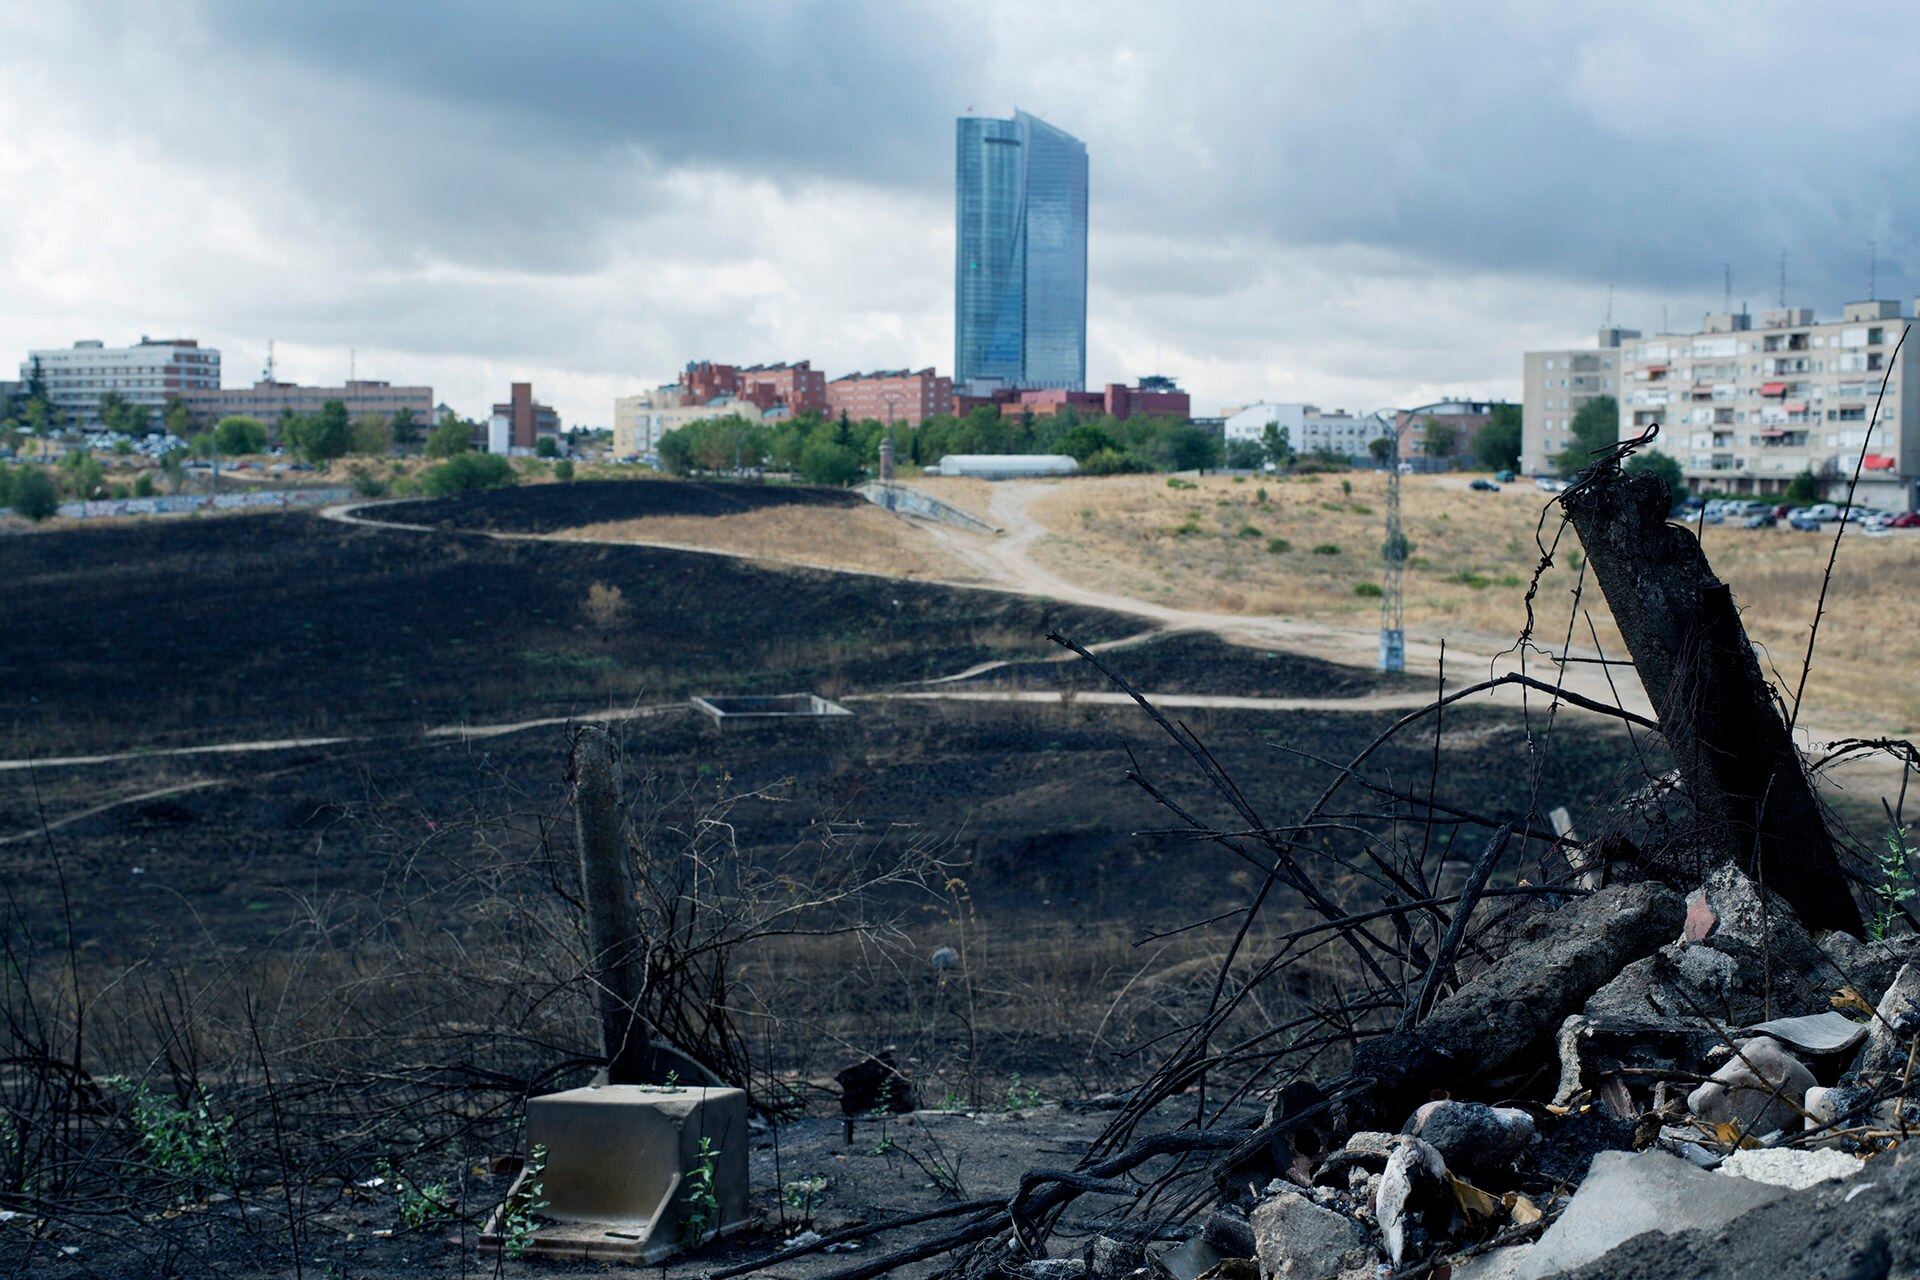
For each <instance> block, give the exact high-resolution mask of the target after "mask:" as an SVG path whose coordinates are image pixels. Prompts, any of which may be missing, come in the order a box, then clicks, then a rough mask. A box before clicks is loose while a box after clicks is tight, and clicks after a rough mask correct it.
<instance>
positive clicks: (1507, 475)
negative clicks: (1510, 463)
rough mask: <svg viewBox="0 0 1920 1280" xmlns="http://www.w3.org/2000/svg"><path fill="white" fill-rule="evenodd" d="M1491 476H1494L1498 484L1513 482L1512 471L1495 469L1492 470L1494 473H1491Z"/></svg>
mask: <svg viewBox="0 0 1920 1280" xmlns="http://www.w3.org/2000/svg"><path fill="white" fill-rule="evenodd" d="M1493 478H1494V479H1495V480H1496V481H1497V482H1499V483H1500V484H1512V483H1513V472H1511V471H1496V472H1494V473H1493Z"/></svg>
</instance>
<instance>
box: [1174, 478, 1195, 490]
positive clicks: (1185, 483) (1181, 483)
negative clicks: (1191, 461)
mask: <svg viewBox="0 0 1920 1280" xmlns="http://www.w3.org/2000/svg"><path fill="white" fill-rule="evenodd" d="M1199 487H1200V486H1199V485H1197V484H1195V483H1194V482H1193V481H1191V480H1182V479H1181V478H1180V477H1179V476H1168V477H1167V488H1169V489H1198V488H1199Z"/></svg>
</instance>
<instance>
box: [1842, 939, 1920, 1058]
mask: <svg viewBox="0 0 1920 1280" xmlns="http://www.w3.org/2000/svg"><path fill="white" fill-rule="evenodd" d="M1876 1008H1878V1009H1879V1011H1880V1016H1879V1017H1878V1018H1875V1019H1874V1020H1873V1025H1872V1026H1871V1027H1869V1028H1868V1029H1867V1043H1866V1045H1865V1047H1863V1048H1862V1049H1861V1050H1860V1056H1859V1057H1858V1058H1857V1059H1855V1061H1854V1064H1853V1069H1854V1070H1855V1071H1857V1072H1859V1073H1860V1074H1861V1075H1863V1076H1881V1075H1893V1074H1895V1073H1897V1072H1903V1071H1905V1070H1906V1069H1907V1055H1908V1054H1909V1053H1911V1052H1912V1051H1913V1040H1912V1037H1911V1036H1907V1037H1902V1036H1901V1035H1900V1034H1899V1032H1898V1030H1896V1026H1897V1025H1898V1024H1900V1023H1901V1022H1902V1021H1903V1020H1902V1018H1901V1016H1900V1015H1901V1014H1904V1013H1908V1012H1910V1011H1913V1010H1915V1009H1920V964H1905V965H1902V966H1900V972H1899V973H1898V974H1896V975H1894V979H1893V984H1892V985H1891V986H1889V987H1888V988H1887V993H1886V994H1885V995H1883V996H1881V997H1880V1003H1879V1004H1878V1005H1877V1006H1876ZM1890 1023H1892V1024H1896V1025H1895V1026H1890V1025H1888V1024H1890Z"/></svg>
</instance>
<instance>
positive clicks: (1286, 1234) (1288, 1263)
mask: <svg viewBox="0 0 1920 1280" xmlns="http://www.w3.org/2000/svg"><path fill="white" fill-rule="evenodd" d="M1252 1222H1253V1250H1254V1256H1255V1257H1256V1258H1258V1259H1259V1260H1260V1269H1261V1271H1262V1272H1263V1273H1264V1274H1266V1275H1267V1276H1269V1277H1273V1278H1275V1280H1279V1278H1280V1277H1285V1278H1286V1280H1332V1277H1334V1276H1337V1275H1339V1274H1340V1273H1341V1272H1342V1271H1346V1270H1348V1269H1350V1268H1353V1267H1362V1266H1365V1265H1367V1264H1368V1263H1370V1262H1372V1261H1373V1260H1374V1253H1373V1245H1372V1244H1371V1243H1370V1242H1369V1241H1368V1239H1367V1232H1366V1228H1364V1227H1362V1226H1361V1225H1360V1224H1359V1223H1357V1222H1355V1221H1354V1220H1353V1219H1352V1218H1349V1217H1347V1216H1346V1215H1345V1214H1342V1213H1336V1212H1335V1211H1333V1210H1332V1209H1328V1208H1324V1207H1322V1206H1320V1205H1317V1204H1315V1203H1314V1202H1313V1201H1312V1200H1309V1199H1308V1198H1307V1197H1306V1196H1304V1195H1302V1194H1300V1193H1299V1192H1297V1191H1282V1192H1280V1193H1279V1194H1277V1195H1274V1196H1270V1197H1268V1198H1267V1199H1265V1200H1262V1201H1261V1202H1260V1203H1259V1204H1257V1205H1255V1206H1254V1209H1253V1217H1252Z"/></svg>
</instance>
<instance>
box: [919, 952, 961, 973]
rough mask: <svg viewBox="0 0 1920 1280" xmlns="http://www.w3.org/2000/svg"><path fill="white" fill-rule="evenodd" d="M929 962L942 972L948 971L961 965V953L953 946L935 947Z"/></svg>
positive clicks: (928, 959) (928, 958)
mask: <svg viewBox="0 0 1920 1280" xmlns="http://www.w3.org/2000/svg"><path fill="white" fill-rule="evenodd" d="M927 963H929V964H931V965H932V966H933V967H934V969H935V970H937V971H938V972H940V973H948V972H951V971H952V970H954V969H958V968H959V967H960V953H959V952H958V951H955V950H954V949H953V948H952V947H935V948H934V949H933V954H932V955H930V956H928V957H927Z"/></svg>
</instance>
